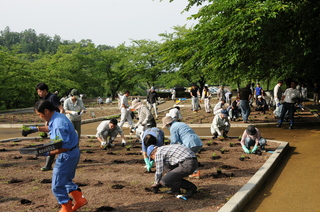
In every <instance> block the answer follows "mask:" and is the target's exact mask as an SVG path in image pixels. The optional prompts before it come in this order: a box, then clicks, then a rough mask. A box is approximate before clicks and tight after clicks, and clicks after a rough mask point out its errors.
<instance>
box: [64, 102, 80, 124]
mask: <svg viewBox="0 0 320 212" xmlns="http://www.w3.org/2000/svg"><path fill="white" fill-rule="evenodd" d="M63 108H64V110H65V111H67V110H70V111H76V112H78V113H79V112H82V111H86V108H85V106H84V104H83V101H82V100H81V99H79V98H78V99H77V100H76V101H75V102H73V101H72V97H69V98H68V99H66V100H65V101H64V103H63ZM66 116H67V117H68V119H69V120H70V121H81V116H80V115H79V114H77V115H72V114H70V113H67V114H66Z"/></svg>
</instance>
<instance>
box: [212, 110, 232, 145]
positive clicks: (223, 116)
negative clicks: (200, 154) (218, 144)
mask: <svg viewBox="0 0 320 212" xmlns="http://www.w3.org/2000/svg"><path fill="white" fill-rule="evenodd" d="M229 129H230V122H229V119H228V111H227V110H221V113H219V114H217V115H215V116H214V118H213V120H212V124H211V134H212V135H213V137H212V138H213V139H215V138H217V137H218V136H219V137H220V136H223V137H225V138H227V137H228V132H229ZM221 131H223V133H221Z"/></svg>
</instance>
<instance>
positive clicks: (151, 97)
mask: <svg viewBox="0 0 320 212" xmlns="http://www.w3.org/2000/svg"><path fill="white" fill-rule="evenodd" d="M157 98H158V94H157V92H156V91H155V90H154V87H151V88H150V91H149V92H148V94H147V103H148V107H149V110H150V111H152V108H153V112H154V115H155V116H156V119H157V118H158V111H157Z"/></svg>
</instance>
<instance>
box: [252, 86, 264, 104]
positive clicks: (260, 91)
mask: <svg viewBox="0 0 320 212" xmlns="http://www.w3.org/2000/svg"><path fill="white" fill-rule="evenodd" d="M258 96H263V88H262V87H261V86H260V83H257V87H256V88H255V89H254V98H255V99H256V104H257V102H258Z"/></svg>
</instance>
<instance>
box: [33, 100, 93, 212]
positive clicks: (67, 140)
mask: <svg viewBox="0 0 320 212" xmlns="http://www.w3.org/2000/svg"><path fill="white" fill-rule="evenodd" d="M34 109H35V112H36V114H37V115H39V117H40V118H42V119H43V120H44V121H46V122H47V123H48V131H50V139H52V140H53V139H57V138H58V139H61V140H62V148H60V149H55V150H52V151H50V152H47V153H46V155H58V158H57V161H56V164H55V166H54V168H53V172H52V193H53V194H54V196H55V197H56V199H57V200H58V203H59V204H61V207H62V209H61V210H60V212H69V211H70V212H71V211H75V210H77V209H79V208H80V207H82V206H84V205H85V204H87V200H86V199H85V198H84V197H83V194H82V192H81V190H80V189H79V187H78V186H77V184H75V183H74V182H72V179H73V178H74V176H75V173H76V168H77V165H78V162H79V159H80V150H79V146H78V135H77V133H76V131H75V129H74V127H73V124H72V123H71V122H70V120H69V119H68V118H67V117H66V116H65V115H63V114H61V113H58V112H56V111H55V107H54V106H53V105H52V104H51V102H49V101H47V100H39V101H38V102H37V103H36V104H35V105H34ZM69 194H70V195H71V196H72V198H73V200H75V204H74V205H73V206H72V200H71V198H70V197H69Z"/></svg>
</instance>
